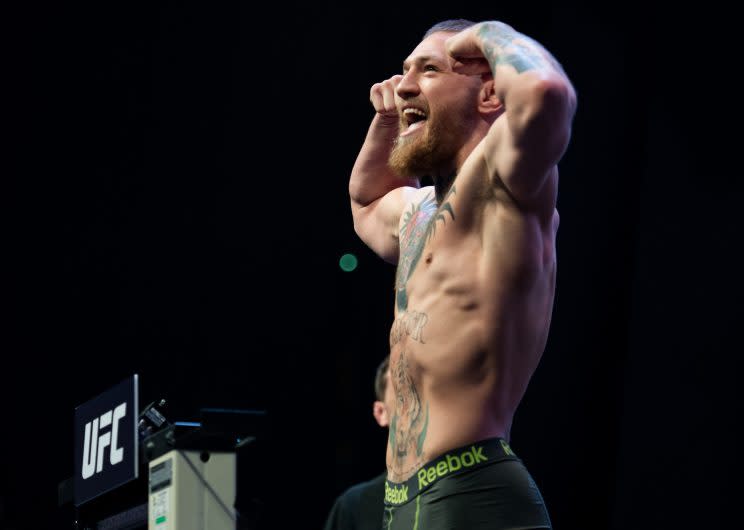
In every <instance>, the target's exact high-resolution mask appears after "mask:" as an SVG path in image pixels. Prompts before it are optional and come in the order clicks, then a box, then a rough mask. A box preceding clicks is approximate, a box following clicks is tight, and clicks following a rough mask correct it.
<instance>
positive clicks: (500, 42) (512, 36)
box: [478, 22, 555, 74]
mask: <svg viewBox="0 0 744 530" xmlns="http://www.w3.org/2000/svg"><path fill="white" fill-rule="evenodd" d="M478 36H479V37H480V38H481V41H482V42H483V55H484V56H485V57H486V59H487V60H488V63H489V64H490V65H491V70H492V71H494V72H495V71H496V67H497V66H498V65H511V66H512V67H513V68H514V69H515V70H516V71H517V72H518V73H520V74H521V73H522V72H527V71H528V70H539V69H546V68H551V69H552V67H554V66H555V65H554V64H552V61H550V60H549V59H548V58H547V57H546V55H545V53H547V52H544V51H543V48H542V46H540V44H538V43H537V42H535V41H534V40H532V39H530V38H529V37H527V36H526V35H522V34H521V33H518V32H516V31H514V30H513V29H511V28H510V27H509V26H507V25H506V24H502V23H500V22H488V23H484V24H483V25H482V26H481V27H480V28H479V29H478Z"/></svg>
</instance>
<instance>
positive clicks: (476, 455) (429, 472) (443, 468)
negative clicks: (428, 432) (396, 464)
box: [418, 445, 488, 489]
mask: <svg viewBox="0 0 744 530" xmlns="http://www.w3.org/2000/svg"><path fill="white" fill-rule="evenodd" d="M486 461H488V457H486V456H484V455H483V447H482V446H479V447H477V448H476V447H475V446H472V445H471V446H470V449H468V450H467V451H464V452H462V453H460V454H459V455H454V456H453V455H449V454H448V455H445V459H444V460H441V461H439V462H437V464H435V465H432V466H429V467H423V468H421V469H419V472H418V486H419V489H421V488H423V487H424V486H428V485H429V484H430V483H431V482H433V481H434V480H436V479H437V478H439V477H443V476H445V475H447V474H449V473H452V472H453V471H457V470H458V469H461V468H463V467H470V466H472V465H474V464H478V463H480V462H486Z"/></svg>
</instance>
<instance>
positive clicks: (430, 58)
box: [403, 55, 441, 72]
mask: <svg viewBox="0 0 744 530" xmlns="http://www.w3.org/2000/svg"><path fill="white" fill-rule="evenodd" d="M429 61H435V62H441V59H440V58H438V57H434V56H431V55H419V56H418V57H416V58H415V59H413V60H412V61H409V60H408V59H406V60H405V61H403V71H404V72H405V70H406V68H409V66H410V64H411V63H416V64H419V65H420V64H422V63H427V62H429Z"/></svg>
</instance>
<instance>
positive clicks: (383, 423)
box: [372, 401, 390, 427]
mask: <svg viewBox="0 0 744 530" xmlns="http://www.w3.org/2000/svg"><path fill="white" fill-rule="evenodd" d="M372 414H373V415H374V417H375V420H377V424H378V425H379V426H380V427H387V426H388V425H390V418H388V413H387V409H386V408H385V403H383V402H382V401H375V402H374V403H373V404H372Z"/></svg>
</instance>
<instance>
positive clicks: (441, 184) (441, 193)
mask: <svg viewBox="0 0 744 530" xmlns="http://www.w3.org/2000/svg"><path fill="white" fill-rule="evenodd" d="M456 176H457V172H455V171H453V172H451V173H448V174H447V175H446V176H438V177H433V179H432V180H433V181H434V194H435V196H436V198H437V205H440V204H442V201H444V197H445V196H446V195H447V192H449V190H450V188H451V187H452V183H453V182H454V181H455V177H456Z"/></svg>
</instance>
